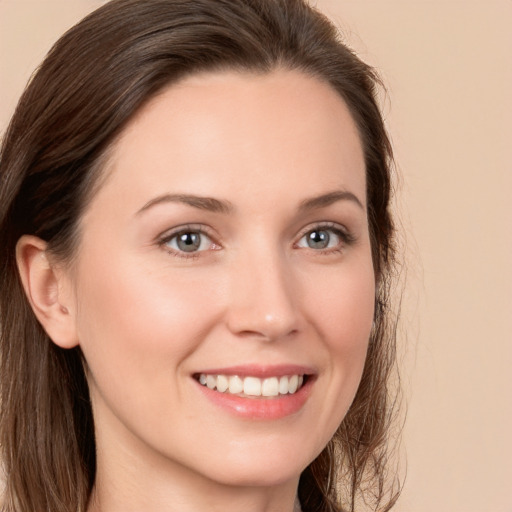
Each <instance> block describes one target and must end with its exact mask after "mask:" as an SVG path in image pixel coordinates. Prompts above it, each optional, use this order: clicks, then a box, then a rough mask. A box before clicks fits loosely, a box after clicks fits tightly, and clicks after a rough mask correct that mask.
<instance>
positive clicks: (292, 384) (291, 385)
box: [206, 375, 299, 393]
mask: <svg viewBox="0 0 512 512" xmlns="http://www.w3.org/2000/svg"><path fill="white" fill-rule="evenodd" d="M206 384H207V385H208V381H206ZM298 385H299V377H298V376H297V375H292V376H291V377H290V380H289V381H288V393H295V391H297V386H298Z"/></svg>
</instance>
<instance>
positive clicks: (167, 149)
mask: <svg viewBox="0 0 512 512" xmlns="http://www.w3.org/2000/svg"><path fill="white" fill-rule="evenodd" d="M105 173H106V180H105V181H104V183H103V184H102V186H101V188H100V190H99V191H98V193H97V194H96V196H95V197H94V198H93V200H92V201H91V203H90V205H89V206H88V208H87V210H86V212H85V214H84V216H83V218H82V221H81V236H82V238H81V242H80V247H79V250H78V258H77V261H76V264H75V265H74V266H73V269H72V270H70V272H71V274H70V282H71V283H72V286H73V290H74V297H75V301H76V302H75V305H74V309H73V311H74V313H73V314H74V318H75V326H76V333H77V339H78V340H79V344H80V346H81V348H82V350H83V353H84V355H85V358H86V361H87V364H88V381H89V385H90V389H91V398H92V402H93V410H94V415H95V423H96V430H97V432H96V435H97V444H98V464H99V466H98V467H99V468H101V467H102V461H106V460H108V463H106V464H108V465H109V467H110V469H112V470H113V471H117V470H119V468H121V467H124V468H126V467H136V468H137V471H138V474H139V478H140V475H142V478H146V479H149V478H157V476H155V475H156V474H161V473H162V472H166V473H168V474H170V475H177V474H180V475H184V474H187V475H188V476H187V478H203V479H207V480H208V481H214V482H220V483H223V484H235V485H273V484H277V483H284V482H287V481H292V480H294V479H296V478H297V477H298V475H299V474H300V472H301V471H302V470H303V469H304V468H305V466H307V464H309V463H310V462H311V461H312V460H313V459H314V458H315V457H316V456H317V455H318V454H319V452H320V451H321V450H322V449H323V448H324V447H325V445H326V443H327V442H328V441H329V439H330V438H331V436H332V435H333V433H334V432H335V430H336V429H337V427H338V426H339V424H340V422H341V421H342V419H343V417H344V416H345V414H346V412H347V410H348V408H349V406H350V404H351V402H352V400H353V398H354V395H355V392H356V389H357V387H358V383H359V380H360V377H361V373H362V370H363V365H364V361H365V356H366V351H367V345H368V338H369V333H370V329H371V324H372V319H373V307H374V296H375V290H374V273H373V267H372V259H371V251H370V239H369V233H368V222H367V216H366V194H365V166H364V161H363V153H362V148H361V143H360V140H359V136H358V133H357V129H356V126H355V124H354V122H353V120H352V119H351V116H350V114H349V112H348V109H347V107H346V105H345V104H344V102H343V101H342V100H341V99H340V97H339V95H338V94H337V93H336V92H335V91H334V90H332V89H331V88H330V87H329V86H328V85H326V84H324V83H321V82H320V81H318V80H316V79H314V78H311V77H308V76H306V75H303V74H300V73H299V72H292V71H284V70H280V71H274V72H272V73H270V74H262V75H257V74H249V73H247V74H244V73H235V72H219V73H216V74H213V73H211V74H203V75H198V76H194V77H191V78H187V79H185V80H184V81H182V82H180V83H179V84H177V85H173V86H171V87H169V88H168V89H166V90H165V91H164V92H163V93H161V94H160V95H158V97H155V98H153V99H152V100H151V101H150V102H149V103H148V104H147V105H146V106H145V107H144V108H143V109H142V110H141V111H140V113H139V114H138V115H137V116H136V118H135V119H134V120H133V121H132V122H131V123H130V124H129V125H128V127H127V128H126V129H125V131H124V133H123V134H122V136H121V138H120V139H119V141H118V142H117V143H116V144H115V146H114V148H113V152H112V156H111V158H110V161H109V164H108V165H107V168H106V170H105ZM301 382H302V385H301ZM297 386H299V388H298V390H295V388H296V387H297ZM262 393H263V395H265V396H262V395H261V394H262ZM116 468H117V469H116ZM156 468H159V469H156ZM141 469H143V470H144V471H141Z"/></svg>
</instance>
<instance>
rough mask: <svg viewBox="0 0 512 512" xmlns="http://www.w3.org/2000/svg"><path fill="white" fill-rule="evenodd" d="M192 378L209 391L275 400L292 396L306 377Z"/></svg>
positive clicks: (236, 376)
mask: <svg viewBox="0 0 512 512" xmlns="http://www.w3.org/2000/svg"><path fill="white" fill-rule="evenodd" d="M194 378H195V379H196V380H197V381H198V382H199V383H200V384H201V385H202V386H205V387H207V388H209V389H211V390H214V391H218V392H219V393H225V394H227V395H235V396H239V397H246V398H256V397H263V398H275V397H280V396H285V395H294V394H295V393H297V391H298V390H299V389H301V388H302V386H303V385H304V384H305V383H306V381H307V379H308V375H305V374H294V375H284V376H281V377H266V378H262V379H260V378H258V377H251V376H248V377H239V376H238V375H222V374H218V375H214V374H206V373H200V374H196V375H194Z"/></svg>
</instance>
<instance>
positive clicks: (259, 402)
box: [195, 377, 313, 420]
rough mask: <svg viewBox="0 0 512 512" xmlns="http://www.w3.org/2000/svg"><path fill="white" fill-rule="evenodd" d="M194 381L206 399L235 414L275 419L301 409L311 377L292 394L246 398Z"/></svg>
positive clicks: (255, 418) (309, 389) (259, 418)
mask: <svg viewBox="0 0 512 512" xmlns="http://www.w3.org/2000/svg"><path fill="white" fill-rule="evenodd" d="M195 382H196V383H197V385H198V386H199V389H200V391H201V392H202V393H203V394H204V396H205V397H206V398H207V399H208V400H210V401H211V402H213V403H214V404H215V405H216V406H218V407H221V408H223V409H225V410H227V411H228V412H230V413H232V414H235V415H236V416H239V417H242V418H247V419H252V420H277V419H280V418H285V417H286V416H290V415H292V414H295V413H297V412H299V411H300V410H301V409H302V407H303V406H304V404H305V403H306V400H307V399H308V397H309V395H310V393H311V388H312V385H313V378H312V377H309V378H308V379H307V380H306V382H305V383H304V385H303V386H302V387H301V388H300V389H299V390H298V391H297V392H296V393H294V394H293V395H279V396H277V397H272V398H266V397H254V398H247V397H242V396H238V395H231V394H229V393H220V392H219V391H215V390H213V389H210V388H208V387H207V386H203V385H202V384H200V383H199V382H197V381H195Z"/></svg>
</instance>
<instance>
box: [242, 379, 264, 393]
mask: <svg viewBox="0 0 512 512" xmlns="http://www.w3.org/2000/svg"><path fill="white" fill-rule="evenodd" d="M244 395H249V396H261V380H260V379H257V378H256V377H245V379H244Z"/></svg>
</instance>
